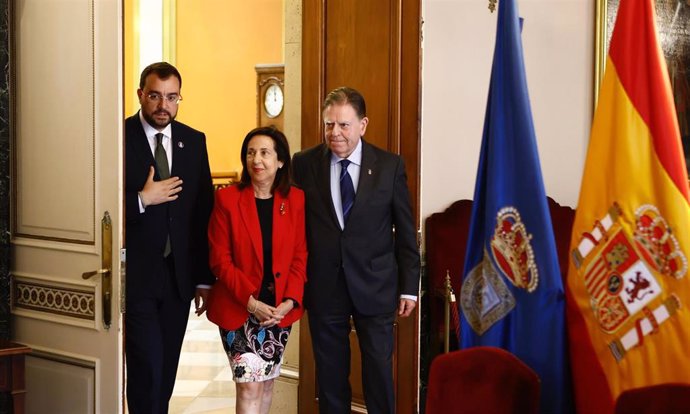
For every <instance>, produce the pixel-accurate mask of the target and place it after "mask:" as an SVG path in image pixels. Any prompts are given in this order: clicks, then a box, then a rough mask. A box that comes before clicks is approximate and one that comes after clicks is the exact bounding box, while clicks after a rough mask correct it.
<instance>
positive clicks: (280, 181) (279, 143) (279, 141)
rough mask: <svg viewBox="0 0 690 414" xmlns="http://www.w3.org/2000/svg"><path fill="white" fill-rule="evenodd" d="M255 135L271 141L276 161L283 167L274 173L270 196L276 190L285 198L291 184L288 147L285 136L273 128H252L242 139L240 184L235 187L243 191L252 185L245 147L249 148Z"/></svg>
mask: <svg viewBox="0 0 690 414" xmlns="http://www.w3.org/2000/svg"><path fill="white" fill-rule="evenodd" d="M257 135H265V136H267V137H269V138H271V140H273V146H274V147H275V151H276V154H277V155H278V161H281V162H282V163H283V167H282V168H278V171H276V178H275V179H274V180H273V186H271V194H272V193H274V192H275V191H276V190H278V192H279V193H280V194H281V195H282V196H283V197H287V195H288V193H289V192H290V185H291V184H292V164H291V163H290V145H289V144H288V142H287V138H285V134H283V133H282V132H280V130H278V129H277V128H276V127H273V126H269V127H259V128H254V129H252V130H251V131H249V133H247V136H246V137H244V141H243V142H242V150H241V151H240V154H241V155H240V156H241V158H242V175H241V176H240V182H239V183H238V184H237V186H238V187H239V188H240V189H243V188H245V187H247V186H249V185H251V183H252V179H251V178H250V177H249V170H248V168H247V147H248V146H249V141H251V139H252V138H254V137H255V136H257Z"/></svg>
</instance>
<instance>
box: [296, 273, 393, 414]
mask: <svg viewBox="0 0 690 414" xmlns="http://www.w3.org/2000/svg"><path fill="white" fill-rule="evenodd" d="M338 279H339V280H338V287H337V289H336V294H335V295H333V300H332V301H331V306H330V307H329V309H319V310H308V314H309V329H310V330H311V340H312V346H313V348H314V360H315V362H316V376H317V384H318V389H319V412H320V413H322V414H350V412H351V409H350V402H351V400H352V388H351V386H350V382H349V377H350V338H349V335H350V318H352V320H353V321H354V324H355V329H356V330H357V337H358V339H359V348H360V351H361V354H362V385H363V388H364V400H365V402H366V406H367V412H368V413H370V414H394V413H395V393H394V390H393V363H392V360H393V322H394V321H395V312H392V313H386V314H381V315H362V314H360V313H358V312H357V310H356V309H355V308H354V306H353V304H352V300H351V299H350V296H349V294H348V290H347V285H346V281H345V277H344V275H343V273H342V272H340V274H339V275H338Z"/></svg>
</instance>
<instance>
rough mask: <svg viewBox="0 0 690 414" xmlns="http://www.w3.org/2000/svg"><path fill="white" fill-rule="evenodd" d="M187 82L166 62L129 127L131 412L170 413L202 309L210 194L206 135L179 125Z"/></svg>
mask: <svg viewBox="0 0 690 414" xmlns="http://www.w3.org/2000/svg"><path fill="white" fill-rule="evenodd" d="M181 86H182V78H181V76H180V73H179V72H178V71H177V69H176V68H175V67H174V66H172V65H170V64H168V63H165V62H160V63H154V64H152V65H150V66H148V67H147V68H146V69H144V71H143V72H142V74H141V79H140V81H139V89H138V90H137V95H138V96H139V103H140V104H141V109H140V111H139V112H138V113H137V114H135V115H134V116H132V117H130V118H127V120H125V141H126V150H125V160H126V162H125V164H126V166H125V174H126V178H125V192H126V195H125V198H126V201H125V202H126V222H127V224H126V234H125V236H126V244H127V276H126V313H125V355H126V360H127V403H128V408H129V412H130V413H133V414H136V413H167V412H168V401H169V400H170V396H171V395H172V391H173V387H174V385H175V376H176V373H177V365H178V361H179V357H180V349H181V347H182V339H183V337H184V333H185V330H186V327H187V319H188V317H189V308H190V303H191V299H192V298H194V297H195V295H196V298H195V303H196V309H197V314H201V313H202V312H203V311H204V310H205V306H206V301H205V299H206V292H207V291H208V290H207V289H204V285H210V284H212V283H213V282H214V280H215V278H214V277H213V275H212V274H211V272H210V270H209V267H208V240H207V238H206V230H207V226H208V219H209V216H210V213H211V209H212V207H213V186H212V183H211V172H210V168H209V164H208V155H207V152H206V137H205V136H204V134H203V133H202V132H199V131H196V130H194V129H192V128H190V127H188V126H186V125H184V124H182V123H179V122H177V121H175V116H176V115H177V109H178V104H179V102H180V100H181V99H182V96H181V95H180V88H181Z"/></svg>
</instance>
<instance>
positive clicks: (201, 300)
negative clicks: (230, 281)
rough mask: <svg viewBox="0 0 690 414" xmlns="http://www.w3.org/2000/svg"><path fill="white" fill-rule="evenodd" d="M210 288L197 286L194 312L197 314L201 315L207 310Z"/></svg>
mask: <svg viewBox="0 0 690 414" xmlns="http://www.w3.org/2000/svg"><path fill="white" fill-rule="evenodd" d="M209 291H210V289H207V288H199V287H198V288H196V293H195V294H194V309H196V310H195V311H194V313H196V316H201V315H202V314H203V313H204V312H206V304H207V303H208V293H209Z"/></svg>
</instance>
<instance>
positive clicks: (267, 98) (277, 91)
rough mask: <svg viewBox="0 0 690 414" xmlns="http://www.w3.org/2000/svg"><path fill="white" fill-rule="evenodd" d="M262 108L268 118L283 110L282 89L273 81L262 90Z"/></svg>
mask: <svg viewBox="0 0 690 414" xmlns="http://www.w3.org/2000/svg"><path fill="white" fill-rule="evenodd" d="M264 108H265V109H266V114H267V115H268V117H269V118H275V117H277V116H278V115H280V113H281V112H282V111H283V90H282V89H281V88H280V85H277V84H275V83H273V84H271V85H269V87H268V88H266V92H264Z"/></svg>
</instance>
